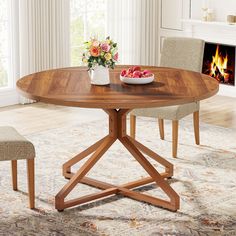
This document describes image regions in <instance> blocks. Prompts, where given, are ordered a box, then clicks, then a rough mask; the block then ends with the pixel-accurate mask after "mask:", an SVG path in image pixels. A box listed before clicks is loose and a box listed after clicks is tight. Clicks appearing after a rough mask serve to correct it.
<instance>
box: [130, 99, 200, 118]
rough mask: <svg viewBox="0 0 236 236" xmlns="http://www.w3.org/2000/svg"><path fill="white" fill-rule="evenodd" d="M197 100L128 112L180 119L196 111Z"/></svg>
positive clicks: (136, 114) (197, 106) (198, 106)
mask: <svg viewBox="0 0 236 236" xmlns="http://www.w3.org/2000/svg"><path fill="white" fill-rule="evenodd" d="M199 108H200V105H199V102H193V103H187V104H184V105H178V106H168V107H158V108H145V109H135V110H133V111H131V113H130V114H132V115H135V116H145V117H156V118H158V119H165V120H180V119H182V118H183V117H185V116H187V115H189V114H191V113H193V112H195V111H198V110H199Z"/></svg>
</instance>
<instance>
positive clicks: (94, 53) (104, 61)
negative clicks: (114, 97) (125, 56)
mask: <svg viewBox="0 0 236 236" xmlns="http://www.w3.org/2000/svg"><path fill="white" fill-rule="evenodd" d="M84 44H85V49H86V50H85V52H84V53H83V57H82V61H83V63H84V64H87V66H88V69H89V74H90V78H91V83H92V84H96V85H105V84H109V83H110V79H109V68H112V69H114V66H115V64H116V62H117V61H118V48H117V43H114V42H113V41H112V40H111V39H110V37H107V38H106V39H105V40H104V41H98V40H97V39H96V38H92V39H91V40H90V41H88V42H85V43H84Z"/></svg>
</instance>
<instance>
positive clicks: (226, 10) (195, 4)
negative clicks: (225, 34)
mask: <svg viewBox="0 0 236 236" xmlns="http://www.w3.org/2000/svg"><path fill="white" fill-rule="evenodd" d="M204 1H205V0H192V18H193V19H201V7H202V5H203V2H204ZM206 2H207V5H208V8H212V9H213V10H214V13H215V19H216V21H226V18H227V15H230V14H234V15H236V0H206Z"/></svg>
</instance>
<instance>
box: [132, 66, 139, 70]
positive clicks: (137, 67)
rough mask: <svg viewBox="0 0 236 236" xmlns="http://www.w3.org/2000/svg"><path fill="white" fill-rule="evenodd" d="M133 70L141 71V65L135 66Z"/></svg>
mask: <svg viewBox="0 0 236 236" xmlns="http://www.w3.org/2000/svg"><path fill="white" fill-rule="evenodd" d="M133 71H141V67H140V66H134V67H133Z"/></svg>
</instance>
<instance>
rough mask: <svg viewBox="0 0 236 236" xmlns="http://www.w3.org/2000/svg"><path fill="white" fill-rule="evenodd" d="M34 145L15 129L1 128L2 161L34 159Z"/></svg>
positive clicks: (0, 151)
mask: <svg viewBox="0 0 236 236" xmlns="http://www.w3.org/2000/svg"><path fill="white" fill-rule="evenodd" d="M34 157H35V149H34V145H33V144H32V143H31V142H29V141H28V140H27V139H26V138H24V137H23V136H22V135H20V134H19V133H18V132H17V131H16V130H15V129H14V128H12V127H8V126H0V161H5V160H20V159H33V158H34Z"/></svg>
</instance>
